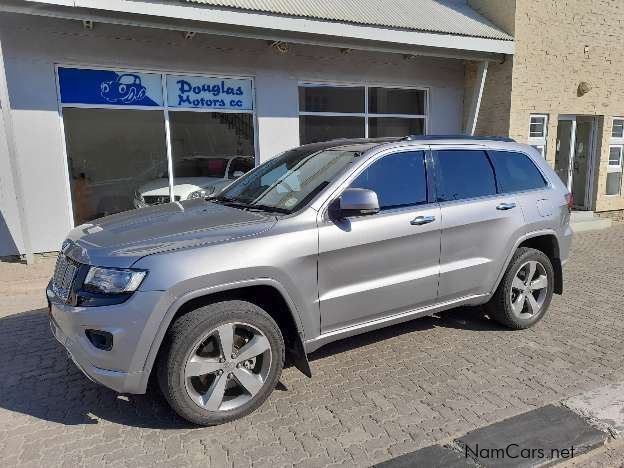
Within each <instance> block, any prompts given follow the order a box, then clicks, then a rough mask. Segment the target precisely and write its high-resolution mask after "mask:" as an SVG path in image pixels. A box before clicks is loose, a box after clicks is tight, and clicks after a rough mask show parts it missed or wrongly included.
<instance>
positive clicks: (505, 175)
mask: <svg viewBox="0 0 624 468" xmlns="http://www.w3.org/2000/svg"><path fill="white" fill-rule="evenodd" d="M488 154H489V155H490V159H491V160H492V164H493V165H494V171H495V172H496V181H497V182H498V191H499V192H500V193H509V192H520V191H523V190H533V189H540V188H544V187H545V186H546V181H545V180H544V177H543V176H542V174H541V172H540V171H539V170H538V169H537V167H535V164H534V163H533V161H531V159H530V158H529V157H528V156H527V155H526V154H522V153H518V152H515V151H488Z"/></svg>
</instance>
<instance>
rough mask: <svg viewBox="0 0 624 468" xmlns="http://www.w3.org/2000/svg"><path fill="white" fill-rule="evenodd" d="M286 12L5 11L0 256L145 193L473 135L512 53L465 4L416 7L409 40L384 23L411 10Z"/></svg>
mask: <svg viewBox="0 0 624 468" xmlns="http://www.w3.org/2000/svg"><path fill="white" fill-rule="evenodd" d="M272 3H275V4H276V5H278V6H279V5H282V7H278V6H272V5H271V4H272ZM284 3H285V2H271V1H263V2H254V1H249V2H246V1H240V2H236V1H227V2H219V1H216V2H210V1H206V2H204V3H202V4H197V3H189V2H185V1H171V2H165V3H156V2H153V3H152V2H149V1H124V0H102V1H95V0H91V1H87V0H85V1H74V0H58V1H50V2H32V1H26V0H9V1H7V2H4V3H3V5H2V6H0V11H2V13H0V41H1V42H0V43H1V50H2V58H3V61H2V62H3V66H2V70H0V91H3V90H4V92H2V93H0V99H1V98H2V97H3V96H4V97H5V98H4V99H3V100H2V124H3V125H2V127H1V128H0V256H8V255H18V254H19V255H26V256H29V255H31V254H32V253H37V252H48V251H55V250H58V249H59V246H60V243H61V242H62V240H63V239H64V237H65V235H66V234H67V232H68V231H69V230H70V229H71V228H72V227H74V226H75V225H78V224H82V223H86V222H89V221H90V220H91V219H95V218H97V217H100V216H104V215H108V214H113V213H115V212H119V211H124V210H127V209H133V208H134V207H135V206H136V199H137V198H141V197H142V195H143V194H144V193H147V192H146V190H147V189H146V187H147V188H155V187H156V188H158V187H160V188H163V189H164V190H165V193H167V196H166V197H161V198H160V199H159V201H162V202H166V201H170V200H171V196H172V195H173V197H174V199H175V200H177V199H178V198H179V196H178V195H176V191H175V187H176V186H179V185H183V184H185V183H187V181H188V180H190V179H189V178H197V177H208V178H210V177H221V178H225V179H228V178H229V179H232V178H233V177H234V176H235V175H234V174H235V173H236V172H237V170H238V169H241V170H247V169H248V168H247V167H244V166H245V164H246V163H247V162H248V161H252V164H253V162H255V163H256V164H257V163H261V162H263V161H266V160H267V159H269V158H271V157H273V156H275V155H276V154H278V153H280V152H282V151H284V150H286V149H289V148H292V147H295V146H298V145H300V144H305V143H310V142H315V141H323V140H329V139H334V138H341V137H362V138H366V137H368V138H374V137H385V136H403V135H409V134H458V133H464V132H465V131H468V132H470V127H472V128H474V125H473V123H474V120H475V119H476V117H477V115H478V108H479V98H480V90H481V89H482V80H483V79H485V75H486V72H487V63H488V61H492V60H497V61H500V60H501V57H504V55H506V54H512V53H513V40H512V38H510V37H509V36H507V35H505V34H504V33H502V32H500V31H498V30H497V29H496V28H495V27H493V26H492V25H491V24H490V23H488V22H487V20H485V19H483V18H481V17H480V16H479V15H477V14H476V13H475V12H473V11H472V10H470V9H469V7H468V5H467V4H466V3H465V2H464V1H461V0H446V1H442V0H435V1H434V0H427V1H424V0H423V1H422V2H407V3H408V4H419V3H421V7H422V8H423V9H424V10H423V11H424V12H425V13H426V14H420V15H418V19H417V20H414V24H413V25H412V26H411V27H410V24H411V23H409V21H410V19H409V17H410V15H400V14H394V13H393V14H374V8H372V7H373V6H374V4H375V3H376V4H379V5H389V6H394V7H396V5H397V4H401V3H405V2H400V1H399V2H397V1H391V2H384V1H381V0H378V1H377V2H373V1H366V2H363V3H362V7H363V9H364V10H366V8H371V9H370V12H372V13H370V12H369V13H367V14H366V15H365V17H363V18H362V17H361V16H362V15H363V13H362V12H359V13H358V12H352V14H353V17H352V18H349V17H345V15H348V14H349V12H346V13H345V11H344V9H339V8H337V11H339V12H340V15H342V16H340V15H339V14H338V13H336V14H335V15H333V14H326V15H324V14H323V13H322V12H321V13H319V12H317V11H316V10H315V9H314V8H315V2H310V5H309V9H310V10H309V11H303V12H301V11H298V10H297V9H296V8H294V7H293V10H292V11H290V10H289V11H283V4H284ZM286 3H287V2H286ZM296 3H297V4H298V3H300V2H296ZM338 3H341V2H338ZM258 5H260V7H259V6H258ZM257 8H262V10H261V11H258V10H257ZM280 8H282V9H280ZM319 11H320V10H319ZM146 12H148V13H146ZM395 13H396V12H395ZM453 14H456V15H459V16H458V18H463V19H461V21H459V20H458V21H454V20H452V18H450V19H449V18H448V17H449V15H453ZM427 15H428V16H427ZM436 15H442V16H441V17H446V18H447V22H448V23H450V24H451V26H445V23H444V22H443V21H439V18H438V17H437V16H436ZM319 16H327V17H326V18H321V17H319ZM414 17H415V16H414ZM392 21H394V23H392ZM405 21H407V23H405V24H404V23H403V22H405ZM427 21H428V22H427ZM462 21H463V23H462ZM375 23H377V24H375ZM440 25H441V26H440ZM462 28H463V29H462ZM445 29H446V30H445ZM466 61H471V62H474V61H478V62H479V63H480V64H481V66H480V68H479V69H480V71H481V72H480V73H481V74H480V78H481V80H477V81H478V82H477V84H476V85H475V89H474V90H473V89H469V90H466V89H465V77H464V73H465V64H466ZM5 93H8V99H7V98H6V96H5ZM466 116H467V117H466ZM466 120H467V121H468V123H466ZM237 164H238V165H237ZM154 193H156V192H154ZM161 193H162V192H161Z"/></svg>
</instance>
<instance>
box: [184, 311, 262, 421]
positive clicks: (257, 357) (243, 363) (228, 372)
mask: <svg viewBox="0 0 624 468" xmlns="http://www.w3.org/2000/svg"><path fill="white" fill-rule="evenodd" d="M271 358H272V355H271V345H270V343H269V340H268V339H267V337H266V336H265V335H264V333H262V331H260V330H259V329H258V328H256V327H254V326H252V325H249V324H247V323H226V324H223V325H220V326H219V327H217V328H215V329H213V330H211V331H209V332H208V333H206V334H204V335H203V336H202V337H201V338H200V339H199V340H198V341H197V342H196V343H195V345H194V346H193V347H192V351H191V353H190V354H189V356H188V358H187V360H186V364H185V368H184V381H185V386H186V391H187V393H188V395H189V396H190V398H191V399H192V400H193V401H194V402H195V404H197V405H198V406H199V407H201V408H203V409H205V410H208V411H229V410H233V409H235V408H238V407H240V406H242V405H244V404H245V403H247V402H249V401H250V400H252V399H253V398H254V396H255V395H257V394H258V392H259V391H260V390H261V389H262V388H263V386H264V384H265V382H266V379H267V377H268V374H269V371H270V368H271Z"/></svg>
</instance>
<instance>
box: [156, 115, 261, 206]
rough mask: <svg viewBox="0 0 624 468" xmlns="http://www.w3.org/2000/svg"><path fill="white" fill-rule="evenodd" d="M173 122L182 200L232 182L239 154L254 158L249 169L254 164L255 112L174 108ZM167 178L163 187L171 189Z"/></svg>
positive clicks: (175, 179) (177, 182)
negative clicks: (230, 169) (232, 169)
mask: <svg viewBox="0 0 624 468" xmlns="http://www.w3.org/2000/svg"><path fill="white" fill-rule="evenodd" d="M169 125H170V128H171V157H172V160H173V184H174V185H173V190H174V194H175V195H176V196H177V197H180V199H181V200H187V199H188V198H189V197H190V198H194V197H195V196H192V194H194V193H195V192H200V193H201V196H208V195H212V194H213V193H215V192H217V191H218V190H220V189H221V188H223V187H225V186H226V185H228V184H229V183H230V182H229V180H230V175H229V173H228V172H227V171H228V166H229V164H230V162H231V161H234V160H236V159H237V157H238V156H243V157H245V158H246V160H247V161H250V163H249V164H247V166H246V168H247V170H246V171H245V172H247V171H248V170H249V169H250V167H249V166H250V165H251V167H253V163H252V161H253V159H254V134H253V116H252V115H251V114H237V113H219V112H194V111H193V112H191V111H170V112H169ZM241 167H242V166H241ZM167 177H168V175H167V174H164V175H163V178H162V180H161V190H164V191H167V190H168V179H167ZM146 202H147V203H148V204H149V200H146Z"/></svg>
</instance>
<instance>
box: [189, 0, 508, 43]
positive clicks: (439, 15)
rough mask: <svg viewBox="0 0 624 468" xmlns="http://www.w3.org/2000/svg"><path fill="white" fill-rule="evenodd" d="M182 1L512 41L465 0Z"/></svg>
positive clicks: (291, 15)
mask: <svg viewBox="0 0 624 468" xmlns="http://www.w3.org/2000/svg"><path fill="white" fill-rule="evenodd" d="M182 1H185V2H191V3H201V4H204V5H210V6H213V7H222V8H229V9H238V10H247V11H255V12H262V13H270V14H276V15H284V16H290V17H301V18H312V19H318V20H324V21H333V22H342V23H353V24H360V25H368V26H379V27H385V28H392V29H403V30H411V31H425V32H436V33H444V34H453V35H460V36H470V37H479V38H486V39H497V40H508V41H513V37H511V36H510V35H508V34H506V33H505V32H503V31H501V30H500V29H498V28H497V27H496V26H494V25H493V24H492V23H491V22H490V21H488V20H487V19H486V18H484V17H483V16H481V15H480V14H479V13H477V12H476V11H475V10H473V9H472V8H470V6H468V4H467V1H466V0H332V2H327V1H326V0H182ZM330 5H331V6H330Z"/></svg>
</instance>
